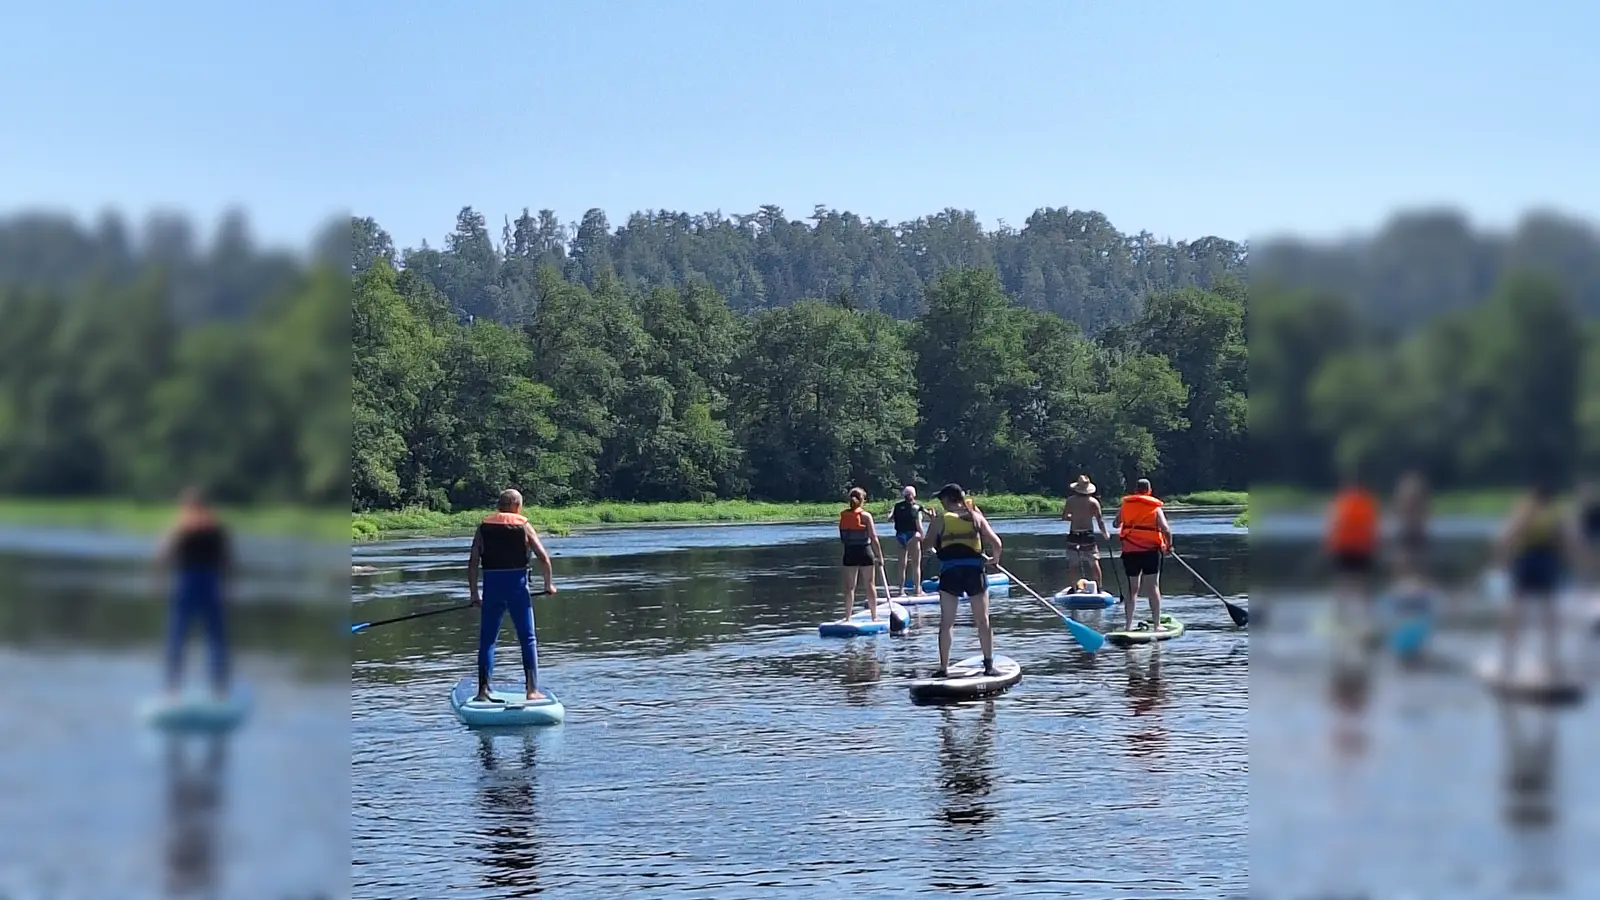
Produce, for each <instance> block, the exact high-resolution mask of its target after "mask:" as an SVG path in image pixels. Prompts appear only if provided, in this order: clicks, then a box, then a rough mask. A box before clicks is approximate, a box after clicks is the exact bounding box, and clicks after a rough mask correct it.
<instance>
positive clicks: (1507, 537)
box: [1495, 499, 1533, 565]
mask: <svg viewBox="0 0 1600 900" xmlns="http://www.w3.org/2000/svg"><path fill="white" fill-rule="evenodd" d="M1532 508H1533V502H1532V501H1530V500H1527V499H1523V500H1521V501H1519V502H1518V503H1517V505H1516V507H1515V509H1513V510H1512V513H1511V518H1510V519H1508V520H1507V521H1506V527H1505V529H1504V530H1502V531H1501V532H1500V540H1499V541H1497V542H1496V544H1495V556H1496V558H1497V559H1498V561H1499V563H1500V565H1505V564H1507V563H1509V562H1510V561H1511V552H1512V549H1513V548H1514V547H1515V546H1516V543H1517V539H1518V538H1520V537H1521V536H1522V530H1523V526H1524V523H1525V522H1527V520H1528V514H1529V512H1531V511H1532Z"/></svg>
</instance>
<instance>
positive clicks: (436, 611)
mask: <svg viewBox="0 0 1600 900" xmlns="http://www.w3.org/2000/svg"><path fill="white" fill-rule="evenodd" d="M472 607H473V604H471V603H463V604H461V605H460V606H445V607H441V608H440V609H430V610H427V611H426V612H419V613H412V614H410V615H408V616H395V617H394V618H392V619H379V620H378V621H376V622H362V623H361V624H359V625H352V626H350V633H351V634H354V633H356V632H358V631H366V630H367V629H368V628H375V627H377V626H379V625H388V624H390V623H391V622H404V621H407V620H409V619H421V618H425V617H427V616H437V615H440V614H441V613H447V612H460V611H461V610H463V609H471V608H472Z"/></svg>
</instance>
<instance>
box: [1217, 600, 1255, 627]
mask: <svg viewBox="0 0 1600 900" xmlns="http://www.w3.org/2000/svg"><path fill="white" fill-rule="evenodd" d="M1222 605H1223V606H1225V607H1227V608H1228V618H1230V619H1232V620H1233V624H1235V625H1237V626H1239V627H1240V628H1243V627H1245V626H1246V625H1249V624H1250V610H1248V609H1243V608H1241V607H1238V606H1234V605H1233V604H1232V603H1229V602H1228V601H1226V600H1224V601H1222Z"/></svg>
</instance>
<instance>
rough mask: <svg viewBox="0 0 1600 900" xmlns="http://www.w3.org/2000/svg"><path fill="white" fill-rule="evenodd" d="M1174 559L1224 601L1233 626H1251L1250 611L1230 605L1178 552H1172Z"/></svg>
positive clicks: (1223, 603)
mask: <svg viewBox="0 0 1600 900" xmlns="http://www.w3.org/2000/svg"><path fill="white" fill-rule="evenodd" d="M1172 558H1173V559H1175V560H1177V561H1178V562H1179V563H1181V564H1182V565H1183V567H1184V568H1185V569H1188V570H1189V574H1190V575H1193V576H1194V578H1195V580H1196V581H1198V582H1200V583H1201V584H1203V585H1205V586H1206V589H1207V590H1209V591H1211V593H1213V594H1216V595H1217V599H1218V600H1221V601H1222V605H1223V606H1225V607H1227V608H1228V618H1230V619H1232V620H1233V624H1235V625H1237V626H1239V627H1240V628H1243V627H1245V626H1246V625H1249V624H1250V611H1249V610H1248V609H1243V608H1241V607H1238V606H1234V605H1233V604H1232V603H1229V602H1228V598H1227V597H1224V596H1222V592H1221V591H1219V590H1217V589H1216V588H1214V587H1212V586H1211V582H1209V581H1207V580H1205V579H1204V578H1202V577H1200V573H1199V572H1196V571H1195V570H1194V566H1191V565H1189V563H1188V562H1187V561H1186V560H1184V558H1183V557H1181V556H1179V555H1178V551H1176V550H1173V551H1172Z"/></svg>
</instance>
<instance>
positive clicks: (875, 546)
mask: <svg viewBox="0 0 1600 900" xmlns="http://www.w3.org/2000/svg"><path fill="white" fill-rule="evenodd" d="M861 518H863V519H866V520H867V540H869V541H871V542H872V552H873V554H874V555H875V556H877V558H878V560H879V561H880V562H881V561H882V560H883V544H882V543H880V542H879V541H878V522H877V520H875V519H873V518H872V513H869V512H867V511H866V510H862V511H861Z"/></svg>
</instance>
